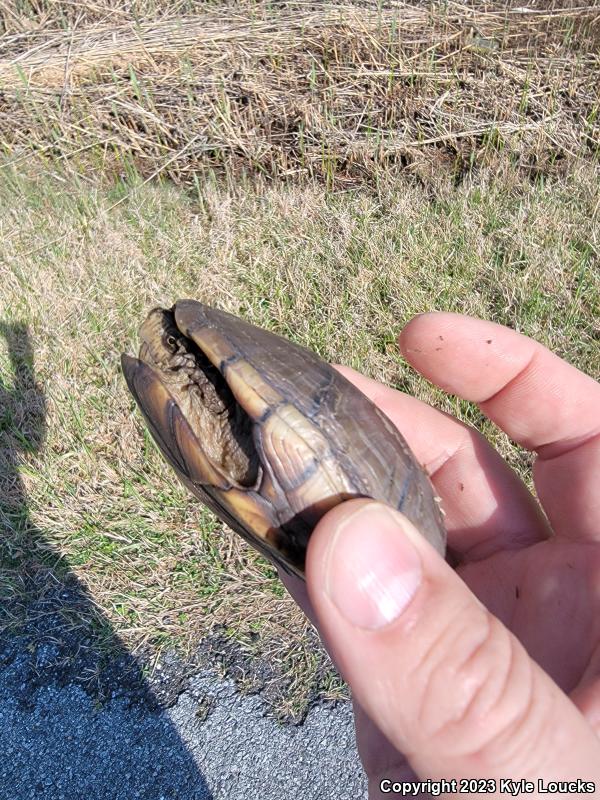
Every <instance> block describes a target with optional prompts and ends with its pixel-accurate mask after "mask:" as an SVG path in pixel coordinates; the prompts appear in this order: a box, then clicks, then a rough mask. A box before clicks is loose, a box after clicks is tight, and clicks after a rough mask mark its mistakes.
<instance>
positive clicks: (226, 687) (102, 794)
mask: <svg viewBox="0 0 600 800" xmlns="http://www.w3.org/2000/svg"><path fill="white" fill-rule="evenodd" d="M24 647H25V646H24ZM41 647H42V648H46V649H45V650H44V649H41V650H40V651H39V652H35V653H32V651H31V647H29V648H28V649H26V648H25V649H23V650H22V651H19V650H18V649H17V650H15V648H14V647H12V648H9V649H8V650H7V649H5V650H4V652H2V651H1V649H0V800H4V799H5V798H7V799H8V798H11V800H34V798H35V800H96V798H97V799H98V800H137V799H138V798H139V799H140V800H175V799H176V800H225V799H227V800H253V799H254V798H257V799H259V800H283V798H294V800H329V798H332V799H333V798H335V800H359V799H360V798H364V797H366V782H365V778H364V774H363V772H362V769H361V767H360V763H359V761H358V756H357V753H356V748H355V743H354V730H353V724H352V713H351V708H350V705H349V703H340V704H338V705H337V706H335V707H326V706H322V705H317V706H315V707H313V708H312V709H311V710H310V711H309V713H308V715H307V717H306V719H305V720H304V722H303V724H302V725H291V724H287V725H286V724H281V723H279V722H277V721H276V719H275V718H273V716H272V715H270V714H269V713H268V711H269V709H268V706H267V705H266V703H265V701H264V700H263V699H262V698H261V696H260V695H251V696H248V695H240V694H239V693H238V691H237V690H236V687H235V685H234V683H233V682H232V681H229V680H219V679H217V678H216V677H215V673H214V671H211V670H203V671H201V672H200V673H198V674H196V675H193V676H191V677H190V678H188V679H187V680H186V683H185V689H184V690H183V691H182V692H181V693H180V694H179V695H178V696H177V700H176V702H175V703H174V704H172V705H171V706H170V707H168V708H160V707H154V708H153V707H152V706H151V705H150V704H148V703H145V702H140V701H139V700H136V702H132V699H131V697H129V696H128V695H127V694H124V695H123V694H117V696H114V697H112V698H110V699H109V700H108V701H107V702H103V703H101V704H99V703H98V701H97V700H94V697H93V695H91V694H90V693H88V692H86V691H84V689H83V688H82V687H81V686H80V685H78V684H77V683H73V682H71V683H62V684H61V682H57V681H56V671H51V672H49V678H48V680H47V681H46V680H39V677H38V679H37V680H36V681H32V679H31V675H32V671H31V663H32V658H33V659H35V662H36V664H37V665H38V667H39V665H40V664H41V666H42V667H43V665H44V659H46V660H49V659H51V658H52V655H53V654H52V648H51V647H50V648H49V647H48V646H47V645H42V646H41ZM43 673H44V671H43V669H42V670H41V674H42V675H43ZM37 674H38V676H39V674H40V669H39V668H38V671H37Z"/></svg>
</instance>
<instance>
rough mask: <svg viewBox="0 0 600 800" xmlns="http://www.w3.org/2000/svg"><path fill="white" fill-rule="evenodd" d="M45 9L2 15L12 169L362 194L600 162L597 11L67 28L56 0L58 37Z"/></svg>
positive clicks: (92, 12) (299, 6)
mask: <svg viewBox="0 0 600 800" xmlns="http://www.w3.org/2000/svg"><path fill="white" fill-rule="evenodd" d="M40 5H41V7H42V8H41V11H39V12H38V15H37V17H35V15H34V17H33V18H31V17H28V18H27V19H29V20H30V24H29V29H25V28H26V26H25V24H24V22H23V19H22V18H19V19H16V18H15V19H12V22H11V18H10V15H8V13H7V12H6V11H5V13H4V27H5V29H6V30H7V31H8V32H7V33H5V35H4V37H3V40H2V45H1V46H2V50H1V51H0V52H1V53H2V54H3V56H2V57H1V58H0V89H1V91H0V136H1V137H2V143H3V150H4V154H5V161H6V162H8V163H14V162H15V161H19V160H20V159H25V158H27V157H28V156H29V155H31V154H34V153H38V154H39V153H41V154H44V155H46V156H50V157H53V158H58V159H60V160H61V161H64V162H66V163H67V164H68V165H70V166H71V167H72V168H73V169H75V170H76V171H79V172H85V171H89V170H95V171H96V172H97V170H98V166H99V165H100V166H101V167H102V169H103V170H109V171H110V170H111V169H112V170H116V171H122V169H123V165H124V163H126V164H131V163H133V164H134V165H135V168H136V169H137V170H138V171H139V173H140V174H141V175H142V176H144V177H145V178H148V177H150V176H155V175H158V174H165V175H167V176H168V177H170V178H171V179H173V180H175V181H178V182H183V183H192V182H193V181H194V180H197V174H198V173H199V172H202V171H203V170H205V169H207V168H209V169H213V170H221V169H224V170H226V171H227V172H229V173H233V174H236V173H237V172H239V171H255V172H258V173H261V174H263V175H268V176H270V177H271V176H272V177H284V178H289V177H308V178H313V177H318V178H322V179H325V180H327V181H328V182H329V183H332V184H333V183H335V184H340V183H341V184H345V185H354V184H357V183H362V182H364V181H367V182H370V181H373V180H377V178H378V177H379V175H380V174H381V171H382V167H384V166H385V167H386V171H388V172H389V170H390V169H391V170H392V172H393V171H394V170H406V169H409V170H410V171H412V172H413V173H415V174H417V175H418V176H419V177H421V178H422V179H426V177H427V174H428V173H430V172H431V170H440V169H444V170H449V171H450V173H451V174H453V175H454V176H455V177H458V178H460V177H461V175H463V174H464V173H465V172H468V171H470V170H471V169H472V168H473V166H479V165H482V164H489V163H490V162H492V161H493V160H494V159H496V158H497V157H498V154H499V153H503V154H505V155H506V154H508V155H509V156H510V157H511V159H512V160H513V161H514V162H516V163H517V164H519V165H520V166H521V167H522V168H524V169H527V170H531V171H533V172H534V173H539V172H546V171H550V170H552V169H556V168H557V166H559V165H560V162H561V161H564V160H565V159H569V158H571V157H581V156H588V157H589V156H590V155H591V156H596V155H597V153H598V147H599V140H600V133H599V132H600V128H599V124H598V109H599V107H600V97H599V93H598V81H597V79H595V78H594V75H596V76H597V74H598V71H599V69H600V57H599V56H598V52H599V49H598V43H599V41H600V36H599V35H598V31H599V19H600V5H599V4H598V2H597V0H596V2H594V3H592V4H587V5H579V6H578V5H574V4H571V5H569V4H567V5H565V4H564V3H563V4H556V3H553V4H548V3H543V2H542V3H539V4H538V5H537V7H535V8H512V9H511V8H508V7H506V6H504V5H502V4H499V3H481V2H475V3H469V4H462V3H455V2H448V3H445V4H437V3H435V4H428V5H422V4H420V5H410V4H404V3H400V2H390V3H385V4H383V5H382V6H381V7H379V6H375V5H374V4H367V5H366V6H365V5H364V4H363V5H361V4H359V3H354V4H348V3H346V4H332V3H311V4H308V3H302V2H296V3H277V4H272V3H266V2H258V3H250V2H248V3H241V4H240V3H236V4H235V5H233V6H230V5H219V6H218V7H214V6H213V7H211V6H206V7H205V9H206V10H204V11H203V12H202V13H196V14H195V15H191V16H190V15H187V16H185V15H184V16H172V15H171V13H172V12H173V9H175V11H177V10H179V11H180V12H181V11H182V10H185V9H186V8H187V6H186V5H185V4H182V3H175V4H168V3H167V4H164V3H163V4H162V7H163V11H165V9H166V11H165V13H167V12H168V15H167V16H163V17H156V18H154V19H147V20H145V21H142V22H135V21H134V20H133V19H132V18H131V17H129V18H128V13H129V12H126V11H125V10H124V9H121V12H120V13H117V14H115V15H113V16H110V15H109V9H108V6H107V5H106V4H103V3H102V2H100V3H96V4H89V5H88V4H83V6H82V7H81V8H80V11H79V16H75V17H73V13H74V12H73V9H72V8H71V4H69V3H67V2H66V0H63V2H59V3H57V4H52V5H58V6H60V7H61V9H60V10H61V11H62V13H63V17H62V21H63V22H65V20H66V22H67V23H68V25H67V27H66V28H60V27H59V26H58V25H57V24H56V20H55V24H54V25H52V22H51V18H50V17H49V16H48V14H49V11H48V10H46V11H45V16H44V9H46V8H47V7H46V4H44V3H41V4H40ZM78 5H79V4H78ZM48 8H49V6H48ZM3 10H4V6H0V12H2V11H3ZM36 20H37V21H38V23H39V21H40V20H43V23H44V24H43V25H42V24H37V25H36V24H35V22H36ZM99 159H100V160H99Z"/></svg>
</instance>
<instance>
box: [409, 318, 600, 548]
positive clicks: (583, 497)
mask: <svg viewBox="0 0 600 800" xmlns="http://www.w3.org/2000/svg"><path fill="white" fill-rule="evenodd" d="M400 348H401V350H402V353H403V355H404V356H405V358H406V359H407V360H408V361H410V363H411V364H412V365H413V366H414V367H415V368H416V369H417V370H418V371H419V372H420V373H421V374H423V375H424V376H425V377H426V378H428V379H429V380H430V381H432V382H433V383H435V384H436V385H437V386H439V387H440V388H442V389H444V390H445V391H447V392H451V393H453V394H456V395H459V396H460V397H462V398H464V399H465V400H471V401H472V402H475V403H477V404H478V406H479V407H480V408H481V410H482V411H483V412H484V413H485V414H486V415H487V416H488V417H489V418H490V419H491V420H492V421H494V422H495V423H496V424H497V425H498V426H499V427H500V428H502V429H503V430H504V431H506V433H507V434H508V435H509V436H510V437H511V438H512V439H514V440H515V441H516V442H518V443H519V444H521V445H523V446H524V447H526V448H528V449H529V450H534V451H536V452H537V454H538V459H537V461H536V464H535V466H534V479H535V484H536V489H537V493H538V496H539V498H540V501H541V503H542V505H543V506H544V510H545V511H546V514H547V515H548V518H549V520H550V522H551V524H552V526H553V527H554V529H555V531H556V532H557V533H563V534H565V535H568V536H573V537H577V538H588V539H589V538H594V539H596V538H600V492H598V484H597V475H598V474H599V472H600V386H599V385H598V383H597V382H596V381H595V380H593V379H592V378H590V377H589V376H588V375H585V374H584V373H582V372H580V371H579V370H578V369H576V368H575V367H573V366H571V365H570V364H567V362H566V361H563V360H562V359H560V358H559V357H558V356H556V355H554V354H553V353H552V352H550V350H548V349H547V348H545V347H544V346H543V345H541V344H539V343H538V342H535V341H533V340H532V339H529V338H527V337H526V336H523V335H521V334H519V333H516V332H515V331H512V330H510V329H509V328H505V327H504V326H502V325H497V324H495V323H493V322H486V321H484V320H478V319H474V318H472V317H465V316H462V315H460V314H448V313H433V314H422V315H420V316H418V317H415V318H414V319H413V320H411V321H410V322H409V323H408V325H407V326H406V327H405V328H404V330H403V331H402V333H401V335H400Z"/></svg>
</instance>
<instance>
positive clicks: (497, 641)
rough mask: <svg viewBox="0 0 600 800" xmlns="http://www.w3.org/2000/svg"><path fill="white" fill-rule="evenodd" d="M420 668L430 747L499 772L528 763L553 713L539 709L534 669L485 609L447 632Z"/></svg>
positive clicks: (419, 709) (420, 717) (419, 711)
mask: <svg viewBox="0 0 600 800" xmlns="http://www.w3.org/2000/svg"><path fill="white" fill-rule="evenodd" d="M420 669H422V671H423V672H422V680H421V681H420V685H421V691H420V692H419V695H418V698H417V705H416V709H415V716H416V723H417V726H418V729H419V730H420V732H421V734H422V735H423V736H424V737H425V738H426V739H427V741H428V742H429V746H432V743H434V742H435V745H436V746H437V747H439V748H443V751H444V752H445V753H447V754H448V755H449V756H450V755H452V756H454V757H461V758H467V759H476V760H477V763H478V764H480V765H481V764H483V763H485V764H487V765H488V766H489V768H490V769H491V768H492V767H496V768H499V767H501V766H502V764H503V763H510V764H513V763H514V760H515V759H516V758H518V759H519V760H520V759H521V758H522V757H526V755H525V754H526V753H529V752H530V749H531V744H532V742H536V741H539V736H540V731H541V730H542V729H543V726H544V718H545V714H544V708H543V704H542V705H540V704H537V705H535V706H534V703H533V696H534V675H533V664H532V663H531V661H530V660H529V658H528V656H527V655H526V653H525V651H524V650H523V648H522V647H521V645H520V644H519V643H518V641H517V640H516V639H515V638H514V637H513V636H512V635H511V634H510V633H509V632H508V631H507V630H506V629H505V628H504V626H503V625H502V624H501V623H500V622H499V621H498V620H497V619H496V618H495V617H493V616H492V615H491V614H489V613H487V612H485V611H484V610H483V609H482V610H481V612H480V613H478V614H477V615H473V613H469V614H467V616H466V624H465V619H464V618H463V619H461V618H460V617H459V616H458V615H457V617H455V618H454V619H453V620H452V621H451V622H450V623H449V624H448V625H447V626H446V627H445V629H444V630H442V631H440V632H439V633H438V635H437V636H436V637H435V639H434V640H433V641H432V642H431V643H430V646H429V648H428V650H427V652H426V654H425V657H424V659H423V661H422V662H421V664H420Z"/></svg>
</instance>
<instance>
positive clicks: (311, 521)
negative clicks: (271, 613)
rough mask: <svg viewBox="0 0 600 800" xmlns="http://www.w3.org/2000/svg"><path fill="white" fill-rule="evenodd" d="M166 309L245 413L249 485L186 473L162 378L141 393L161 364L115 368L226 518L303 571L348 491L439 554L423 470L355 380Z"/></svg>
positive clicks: (196, 487)
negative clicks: (404, 524)
mask: <svg viewBox="0 0 600 800" xmlns="http://www.w3.org/2000/svg"><path fill="white" fill-rule="evenodd" d="M166 313H171V314H172V315H173V318H174V320H175V323H176V325H177V328H178V329H179V331H180V332H181V333H182V334H183V335H184V336H185V337H187V339H189V340H192V341H193V342H195V344H196V345H197V347H198V348H199V349H200V350H202V351H203V353H206V355H207V356H208V358H209V359H210V360H211V361H212V363H213V364H214V366H215V367H217V369H218V370H219V372H220V373H221V375H222V376H223V378H224V379H225V381H226V382H227V384H228V385H229V386H230V387H231V390H232V391H233V394H234V395H235V399H236V401H237V403H239V404H240V406H241V407H242V408H243V409H244V411H245V412H246V413H247V414H248V416H249V417H250V419H251V422H252V440H253V442H254V446H255V448H256V451H257V453H258V458H259V462H260V467H261V470H260V476H261V478H260V480H259V481H258V482H257V485H256V486H253V487H240V486H239V485H237V486H236V485H230V486H229V487H227V485H226V484H227V481H226V480H225V481H219V482H217V481H215V480H214V476H213V477H211V478H210V479H207V478H206V477H205V476H204V470H203V468H202V467H199V468H196V470H195V473H194V474H192V470H191V469H190V468H189V467H188V466H186V463H189V461H190V455H189V454H190V453H191V452H192V450H193V448H198V447H200V448H202V443H201V442H200V441H199V440H198V439H196V437H195V436H194V434H193V433H192V431H191V429H190V430H189V431H188V430H187V429H186V430H185V433H182V432H181V431H183V430H184V428H183V423H182V422H181V420H180V421H179V422H178V423H177V425H176V426H174V424H173V419H167V417H166V416H164V414H163V413H162V412H161V411H160V409H161V403H167V405H169V406H173V407H172V408H171V410H170V413H171V415H172V416H173V415H175V416H177V412H178V409H177V404H176V403H175V401H173V402H172V403H171V401H168V400H167V399H166V398H168V391H166V393H165V388H164V385H163V386H161V387H160V390H159V393H160V397H161V398H163V397H164V398H165V399H164V400H163V399H157V397H156V396H154V397H152V398H151V400H149V399H148V392H149V387H150V385H151V384H152V382H153V381H154V380H161V377H160V370H157V369H156V367H155V366H154V367H153V368H151V369H152V371H151V372H150V371H149V370H148V368H147V366H146V365H143V364H142V362H141V361H136V360H134V359H129V358H128V357H124V362H123V364H124V371H125V374H126V377H127V380H128V384H129V387H130V389H131V391H132V392H133V394H134V396H135V397H136V400H137V402H138V404H139V405H140V407H141V409H142V411H143V412H144V414H145V416H146V418H147V420H148V422H149V427H150V430H151V431H152V433H153V435H154V438H155V439H156V440H157V442H158V444H159V446H160V447H161V450H162V451H163V453H164V455H165V457H166V458H167V460H169V462H170V463H171V464H172V466H174V468H175V469H176V471H177V473H178V474H179V476H180V477H181V478H182V479H183V480H184V481H185V483H186V485H188V487H189V488H190V489H191V490H192V491H194V493H195V494H196V495H197V496H199V497H200V498H201V499H203V500H204V502H206V503H207V505H209V506H210V507H211V508H212V510H213V511H215V512H216V513H217V514H218V515H219V516H220V517H221V518H222V519H223V520H224V521H225V522H227V524H229V525H230V526H231V527H233V528H234V529H235V530H237V531H238V533H241V534H242V535H243V536H244V537H245V538H246V539H248V540H249V541H250V542H251V543H252V544H254V545H255V546H257V547H258V548H259V549H260V550H261V551H262V552H263V553H265V554H266V555H268V556H270V557H271V558H272V559H273V560H274V561H276V562H277V563H279V564H280V565H282V566H284V567H285V568H287V569H289V570H291V571H292V572H294V573H296V574H299V575H303V569H304V557H305V550H306V545H307V542H308V538H309V537H310V533H311V532H312V529H313V527H314V525H315V523H316V521H317V520H318V519H319V518H320V516H322V515H323V514H324V513H325V512H326V511H327V510H328V508H330V507H331V506H332V505H336V504H337V503H339V502H342V501H343V500H345V499H347V498H349V497H372V498H374V499H376V500H379V501H382V502H385V503H387V504H389V505H391V506H393V507H394V508H397V509H399V510H401V511H402V512H403V513H404V514H405V515H406V516H407V517H408V518H409V519H410V520H411V521H412V522H413V523H414V524H415V525H416V527H417V528H418V529H419V530H420V531H421V533H422V534H423V535H424V536H425V537H426V538H427V539H428V541H429V542H430V543H431V544H432V545H433V546H434V547H435V548H436V549H437V550H438V551H439V552H440V553H442V554H444V552H445V544H446V534H445V530H444V526H443V522H442V516H441V512H440V509H439V506H438V503H437V502H436V500H435V498H434V493H433V489H432V486H431V483H430V481H429V479H428V477H427V475H426V474H425V472H424V471H423V469H422V468H421V467H420V465H419V464H418V463H417V461H416V459H415V457H414V456H413V454H412V452H411V451H410V449H409V447H408V445H407V443H406V441H405V440H404V438H403V436H402V435H401V434H400V432H399V431H398V430H397V428H396V427H395V426H394V425H393V424H392V423H391V422H390V420H389V419H388V418H387V417H386V416H385V414H383V413H382V412H381V411H380V410H379V409H378V408H377V407H376V406H375V405H374V404H373V403H372V402H371V401H370V400H369V399H368V398H367V397H366V396H365V395H364V394H362V392H360V391H359V390H358V389H356V387H355V386H354V385H353V384H351V383H350V382H349V381H348V380H346V378H344V377H343V376H342V375H340V373H339V372H337V371H336V370H334V369H333V368H332V367H331V366H330V365H329V364H327V363H326V362H324V361H323V360H322V359H320V358H319V357H318V356H317V355H316V354H315V353H313V352H312V351H310V350H307V349H306V348H304V347H300V346H299V345H297V344H294V343H293V342H290V341H288V340H287V339H284V338H282V337H280V336H277V335H275V334H273V333H270V332H268V331H266V330H263V329H261V328H257V327H256V326H254V325H251V324H249V323H248V322H245V321H244V320H242V319H240V318H238V317H234V316H232V315H230V314H227V313H226V312H224V311H219V310H216V309H213V308H210V307H208V306H205V305H203V304H201V303H198V302H195V301H192V300H181V301H179V302H177V303H176V305H175V306H174V308H173V309H172V310H171V312H166ZM144 366H145V369H144ZM156 388H157V389H159V387H156ZM167 416H168V415H167ZM157 417H161V418H162V419H160V420H157ZM173 418H174V416H173ZM175 428H177V431H178V432H177V433H174V431H175ZM169 437H170V440H169V441H166V439H169ZM183 439H185V441H183ZM176 440H177V441H176ZM183 451H185V453H184V452H183ZM216 483H219V484H220V485H215V484H216ZM207 495H208V496H207ZM240 502H241V503H242V506H243V508H242V510H241V511H239V512H238V505H237V504H238V503H240ZM248 509H250V511H248ZM249 520H250V521H249ZM366 535H368V532H366Z"/></svg>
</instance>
